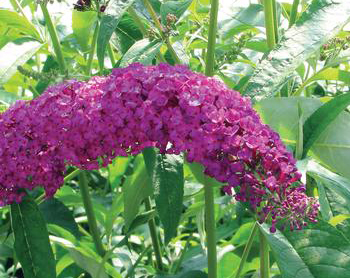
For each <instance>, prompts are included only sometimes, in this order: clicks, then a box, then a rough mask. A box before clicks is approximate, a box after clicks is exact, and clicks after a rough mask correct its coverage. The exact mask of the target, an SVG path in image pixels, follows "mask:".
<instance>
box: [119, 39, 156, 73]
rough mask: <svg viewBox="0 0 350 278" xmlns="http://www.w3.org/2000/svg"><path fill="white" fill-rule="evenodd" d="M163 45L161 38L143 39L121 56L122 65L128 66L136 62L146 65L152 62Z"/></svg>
mask: <svg viewBox="0 0 350 278" xmlns="http://www.w3.org/2000/svg"><path fill="white" fill-rule="evenodd" d="M161 46H162V42H161V41H160V40H155V41H149V40H148V39H142V40H139V41H137V42H135V43H134V44H133V45H132V46H131V47H130V48H129V50H128V51H127V52H126V53H125V54H124V56H123V57H122V58H121V61H120V67H126V66H127V65H129V64H131V63H135V62H139V63H142V64H144V65H150V64H152V60H153V59H154V57H155V56H156V55H157V53H158V52H159V49H160V47H161Z"/></svg>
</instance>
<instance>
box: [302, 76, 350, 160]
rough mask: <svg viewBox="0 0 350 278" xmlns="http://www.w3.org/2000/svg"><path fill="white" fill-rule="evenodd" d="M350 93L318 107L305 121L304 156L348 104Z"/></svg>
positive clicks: (349, 102)
mask: <svg viewBox="0 0 350 278" xmlns="http://www.w3.org/2000/svg"><path fill="white" fill-rule="evenodd" d="M349 80H350V79H349ZM349 104H350V93H347V94H343V95H339V96H336V97H334V98H333V99H332V100H330V101H328V102H327V103H325V104H323V105H322V106H321V107H320V108H318V109H317V110H316V111H315V112H314V113H312V115H311V116H310V117H308V118H307V120H306V121H305V123H304V126H303V134H304V144H303V157H305V156H306V154H307V152H308V151H309V149H310V148H311V147H312V145H313V144H314V143H315V142H316V140H317V139H318V138H319V137H320V135H321V134H322V132H323V131H324V130H325V129H326V127H327V126H328V125H330V124H331V123H332V122H333V121H334V120H335V119H336V118H337V117H338V115H339V113H340V112H342V111H343V110H344V109H345V108H346V107H347V106H348V105H349Z"/></svg>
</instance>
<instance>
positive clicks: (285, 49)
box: [245, 0, 350, 99]
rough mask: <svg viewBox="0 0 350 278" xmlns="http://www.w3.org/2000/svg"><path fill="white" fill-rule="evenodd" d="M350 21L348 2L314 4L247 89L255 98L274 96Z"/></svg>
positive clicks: (320, 0)
mask: <svg viewBox="0 0 350 278" xmlns="http://www.w3.org/2000/svg"><path fill="white" fill-rule="evenodd" d="M349 18H350V6H349V3H348V1H347V0H339V1H332V0H315V1H313V2H312V4H311V5H310V7H309V8H308V10H307V11H305V12H304V14H303V15H302V17H301V18H300V19H299V20H298V21H297V23H296V24H295V25H294V26H293V27H292V28H290V29H289V30H287V31H286V33H285V34H284V36H283V38H282V39H281V42H280V43H279V44H278V46H277V47H276V48H275V49H274V50H272V51H271V52H270V53H269V55H268V56H267V58H266V59H264V60H263V61H262V62H261V63H260V64H259V65H258V66H257V68H256V70H255V72H254V75H253V76H252V78H251V79H250V81H249V84H248V86H247V87H246V89H245V94H246V95H248V96H251V97H253V98H257V99H258V98H259V97H266V96H271V95H273V94H275V93H276V92H277V91H278V90H279V89H280V88H281V86H282V85H283V84H284V83H285V82H286V80H287V78H288V77H289V76H290V75H292V74H293V72H294V70H295V69H296V68H297V67H298V66H299V65H300V64H302V63H303V62H304V61H305V60H306V59H307V58H309V57H310V56H311V55H312V54H313V53H314V52H315V51H317V50H318V49H319V48H320V47H321V46H322V45H323V44H324V43H325V42H326V41H327V40H328V39H330V38H331V37H333V36H335V35H336V34H337V33H338V32H339V31H340V29H341V28H342V27H343V26H344V24H346V23H347V22H348V20H349Z"/></svg>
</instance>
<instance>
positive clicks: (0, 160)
mask: <svg viewBox="0 0 350 278" xmlns="http://www.w3.org/2000/svg"><path fill="white" fill-rule="evenodd" d="M146 147H157V148H159V149H160V151H161V152H162V153H169V154H179V153H180V152H184V151H185V152H187V159H188V161H189V162H198V163H201V164H203V165H204V167H205V173H206V174H207V175H209V176H211V177H214V178H215V179H217V180H218V181H220V182H224V183H227V186H225V187H224V191H225V192H226V193H227V194H230V195H234V196H235V198H236V199H237V200H238V201H242V202H249V203H250V205H251V207H252V209H254V210H255V211H256V212H257V213H258V215H259V217H260V221H261V222H264V221H266V220H267V219H269V221H271V222H272V227H271V232H274V231H275V229H276V223H281V225H288V226H290V229H291V230H293V229H301V228H302V226H304V225H306V223H307V221H308V220H309V221H312V222H315V221H316V216H317V213H318V203H317V201H316V200H315V199H314V198H310V197H308V196H306V194H305V187H304V185H303V184H302V183H301V182H300V177H301V175H300V173H299V172H298V171H297V168H296V166H295V163H296V162H295V160H294V159H293V157H292V155H291V153H289V152H288V151H287V150H286V148H285V147H284V145H283V143H282V141H281V140H280V138H279V135H278V134H277V133H276V132H274V131H273V130H272V129H270V128H269V127H268V126H267V125H265V124H263V123H262V122H261V120H260V118H259V116H258V115H257V113H256V112H255V111H254V110H253V108H252V106H251V103H250V100H249V99H248V98H244V97H242V96H241V95H240V94H239V93H238V92H236V91H233V90H230V89H228V88H227V87H226V86H225V85H224V84H223V83H221V82H220V81H217V80H215V79H214V78H208V77H206V76H204V75H201V74H198V73H193V72H191V71H190V70H188V69H187V67H185V66H181V65H177V66H170V65H167V64H160V65H157V66H143V65H141V64H138V63H135V64H132V65H130V66H129V67H127V68H123V69H114V70H113V72H112V74H110V75H109V76H106V77H99V76H95V77H92V78H91V79H90V80H89V81H87V82H79V81H74V80H72V81H68V82H65V83H63V84H59V85H56V86H53V87H50V88H49V89H48V90H46V91H45V92H44V93H43V94H42V95H41V96H39V97H38V98H36V99H34V100H32V101H17V102H16V103H15V104H14V105H13V106H12V107H10V108H9V109H8V110H7V111H6V112H4V113H3V114H1V115H0V165H2V171H1V172H0V204H1V205H6V204H10V203H13V202H20V200H21V198H22V197H23V195H24V191H23V189H28V190H31V189H33V188H34V187H36V186H42V187H43V188H44V189H45V191H46V195H47V197H50V196H52V195H54V194H55V192H56V191H57V189H58V188H59V187H60V186H62V184H63V178H64V173H65V169H66V166H67V165H74V166H76V167H79V168H81V169H87V170H93V169H98V168H99V167H101V166H106V165H107V164H109V163H110V162H111V161H112V159H113V158H115V157H116V156H127V155H136V154H138V153H140V152H141V151H142V150H143V149H144V148H146Z"/></svg>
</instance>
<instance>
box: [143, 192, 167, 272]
mask: <svg viewBox="0 0 350 278" xmlns="http://www.w3.org/2000/svg"><path fill="white" fill-rule="evenodd" d="M145 207H146V210H147V211H149V210H151V209H152V206H151V198H150V197H147V198H146V199H145ZM148 227H149V231H150V234H151V239H152V245H153V251H154V255H155V256H156V263H157V268H158V269H159V270H163V263H162V252H161V248H160V244H159V239H158V235H157V226H156V222H155V221H154V218H152V219H150V220H149V221H148Z"/></svg>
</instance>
